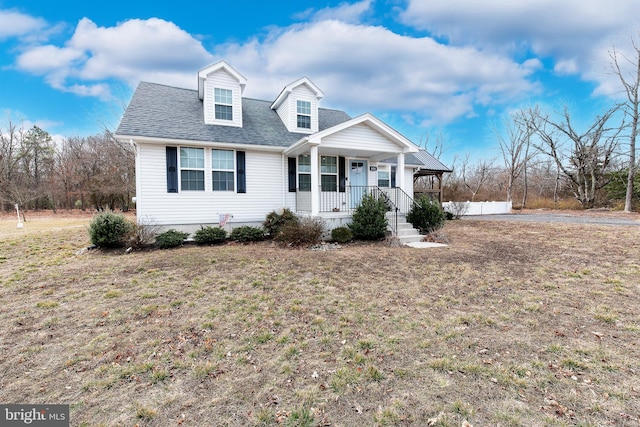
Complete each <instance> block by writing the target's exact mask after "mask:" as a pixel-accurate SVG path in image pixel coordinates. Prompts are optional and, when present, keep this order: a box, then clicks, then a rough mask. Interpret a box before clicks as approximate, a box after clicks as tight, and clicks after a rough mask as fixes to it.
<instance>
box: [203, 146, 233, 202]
mask: <svg viewBox="0 0 640 427" xmlns="http://www.w3.org/2000/svg"><path fill="white" fill-rule="evenodd" d="M214 151H229V152H231V158H232V160H233V167H232V168H231V169H216V168H214V167H213V152H214ZM209 156H210V158H211V174H210V176H211V192H214V193H219V192H224V193H226V192H234V193H235V192H236V190H237V189H236V166H237V165H236V150H232V149H228V148H211V149H209ZM214 172H231V173H232V174H233V179H232V184H233V190H214V188H213V173H214Z"/></svg>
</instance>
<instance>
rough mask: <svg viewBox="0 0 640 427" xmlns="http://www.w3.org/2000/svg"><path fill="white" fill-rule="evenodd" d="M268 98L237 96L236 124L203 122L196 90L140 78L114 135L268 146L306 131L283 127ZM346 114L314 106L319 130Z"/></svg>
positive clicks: (283, 144)
mask: <svg viewBox="0 0 640 427" xmlns="http://www.w3.org/2000/svg"><path fill="white" fill-rule="evenodd" d="M271 104H272V102H271V101H262V100H258V99H251V98H242V124H243V125H242V127H233V126H220V125H207V124H205V123H204V119H203V117H204V112H203V104H202V101H200V99H199V98H198V92H197V91H196V90H191V89H183V88H177V87H172V86H165V85H161V84H156V83H148V82H140V84H139V85H138V87H137V88H136V91H135V93H134V94H133V97H132V98H131V102H130V103H129V107H128V108H127V110H126V111H125V113H124V116H123V117H122V121H121V122H120V125H119V126H118V129H117V130H116V135H118V136H120V137H124V136H126V137H148V138H162V139H179V140H189V141H200V142H220V143H232V144H249V145H261V146H272V147H288V146H290V145H291V144H293V143H294V142H296V141H298V140H300V139H301V138H304V137H305V136H307V135H306V134H302V133H293V132H289V131H288V130H287V128H286V127H285V125H284V124H283V123H282V121H281V120H280V117H279V116H278V113H276V112H275V111H274V110H272V109H271ZM349 119H351V117H349V115H348V114H347V113H345V112H344V111H339V110H331V109H326V108H319V109H318V125H319V130H321V131H322V130H324V129H328V128H330V127H333V126H335V125H337V124H340V123H343V122H346V121H347V120H349Z"/></svg>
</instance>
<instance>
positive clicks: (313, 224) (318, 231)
mask: <svg viewBox="0 0 640 427" xmlns="http://www.w3.org/2000/svg"><path fill="white" fill-rule="evenodd" d="M324 230H325V223H324V221H323V220H322V219H321V218H309V217H303V218H296V221H289V222H287V223H286V224H284V225H283V226H282V227H281V228H280V231H279V232H278V234H277V235H276V236H275V240H277V241H278V242H282V243H286V244H289V245H292V246H304V245H313V244H315V243H318V242H320V238H321V237H322V234H323V233H324Z"/></svg>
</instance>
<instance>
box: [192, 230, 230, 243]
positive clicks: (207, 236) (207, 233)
mask: <svg viewBox="0 0 640 427" xmlns="http://www.w3.org/2000/svg"><path fill="white" fill-rule="evenodd" d="M226 238H227V231H226V230H225V229H224V228H219V227H211V226H207V227H200V230H198V231H196V232H195V233H194V235H193V240H195V242H196V243H197V244H199V245H211V244H214V243H222V242H224V241H225V239H226Z"/></svg>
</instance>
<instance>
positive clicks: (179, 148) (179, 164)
mask: <svg viewBox="0 0 640 427" xmlns="http://www.w3.org/2000/svg"><path fill="white" fill-rule="evenodd" d="M185 148H189V149H196V150H202V153H203V154H202V156H203V157H202V167H201V168H198V167H183V166H182V149H185ZM206 155H207V154H206V150H205V149H204V148H202V147H191V146H180V147H178V171H179V174H178V186H179V191H180V192H182V191H202V192H204V191H206V190H207V178H206V174H207V173H206V166H207V162H206ZM182 171H202V172H203V178H204V181H203V183H202V190H189V189H183V188H182Z"/></svg>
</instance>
